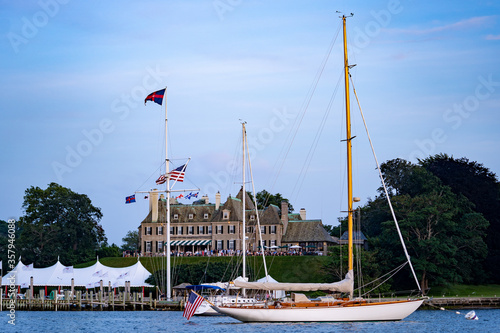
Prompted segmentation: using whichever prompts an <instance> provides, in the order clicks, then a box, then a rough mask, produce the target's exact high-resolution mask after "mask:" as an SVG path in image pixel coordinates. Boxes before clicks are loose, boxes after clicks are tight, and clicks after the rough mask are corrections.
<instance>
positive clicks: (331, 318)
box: [213, 300, 423, 322]
mask: <svg viewBox="0 0 500 333" xmlns="http://www.w3.org/2000/svg"><path fill="white" fill-rule="evenodd" d="M422 302H423V300H408V301H401V302H381V303H371V304H370V303H366V304H360V305H355V306H332V307H305V308H296V307H291V308H281V309H266V308H245V307H213V308H214V309H215V310H216V311H217V312H219V313H221V314H225V315H228V316H230V317H232V318H235V319H237V320H240V321H242V322H353V321H394V320H402V319H404V318H406V317H408V316H409V315H410V314H412V313H413V312H414V311H415V310H417V309H418V307H419V306H420V305H422Z"/></svg>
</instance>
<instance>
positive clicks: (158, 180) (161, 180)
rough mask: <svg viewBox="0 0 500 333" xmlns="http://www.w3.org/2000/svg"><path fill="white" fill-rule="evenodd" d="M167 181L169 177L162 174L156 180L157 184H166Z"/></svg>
mask: <svg viewBox="0 0 500 333" xmlns="http://www.w3.org/2000/svg"><path fill="white" fill-rule="evenodd" d="M166 181H167V177H165V175H161V176H160V177H159V178H158V179H157V180H156V184H158V185H161V184H165V183H166Z"/></svg>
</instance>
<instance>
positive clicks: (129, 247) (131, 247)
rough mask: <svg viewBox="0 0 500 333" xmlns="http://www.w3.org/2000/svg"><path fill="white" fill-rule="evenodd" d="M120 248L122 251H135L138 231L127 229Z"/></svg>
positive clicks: (137, 243)
mask: <svg viewBox="0 0 500 333" xmlns="http://www.w3.org/2000/svg"><path fill="white" fill-rule="evenodd" d="M122 242H123V244H122V250H123V251H131V252H134V251H137V249H138V247H139V231H138V230H129V231H127V234H126V235H125V237H123V238H122Z"/></svg>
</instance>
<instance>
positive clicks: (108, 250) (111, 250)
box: [97, 243, 123, 258]
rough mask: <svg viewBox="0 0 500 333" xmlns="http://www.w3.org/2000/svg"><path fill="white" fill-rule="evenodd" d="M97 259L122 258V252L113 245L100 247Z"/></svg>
mask: <svg viewBox="0 0 500 333" xmlns="http://www.w3.org/2000/svg"><path fill="white" fill-rule="evenodd" d="M97 255H98V256H99V258H107V257H122V255H123V254H122V250H121V248H119V247H118V245H116V244H115V243H113V244H111V245H108V244H105V245H101V248H100V249H99V250H98V251H97Z"/></svg>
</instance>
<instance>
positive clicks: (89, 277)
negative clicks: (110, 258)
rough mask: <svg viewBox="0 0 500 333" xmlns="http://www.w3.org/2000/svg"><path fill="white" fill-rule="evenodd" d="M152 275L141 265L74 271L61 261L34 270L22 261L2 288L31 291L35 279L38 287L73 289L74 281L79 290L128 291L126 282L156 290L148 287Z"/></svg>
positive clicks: (132, 285) (103, 266) (78, 269)
mask: <svg viewBox="0 0 500 333" xmlns="http://www.w3.org/2000/svg"><path fill="white" fill-rule="evenodd" d="M150 275H151V273H150V272H149V271H148V270H147V269H146V268H145V267H144V266H143V265H142V263H141V262H140V261H137V263H135V264H134V265H132V266H128V267H120V268H116V267H108V266H105V265H103V264H101V263H100V262H99V260H97V262H96V263H95V264H94V265H92V266H90V267H85V268H73V266H64V265H63V264H61V263H60V262H59V260H58V261H57V262H56V263H55V264H54V265H52V266H50V267H45V268H34V267H33V264H31V265H25V264H23V263H22V262H21V261H19V262H18V263H17V265H16V267H15V268H14V269H13V270H12V271H10V272H9V273H8V274H7V275H5V276H4V277H3V278H2V285H3V286H5V285H9V284H11V281H15V285H17V286H21V288H28V287H29V286H30V283H31V277H33V285H35V286H71V280H72V279H73V281H74V285H75V286H79V287H86V288H94V287H99V286H100V284H101V280H102V284H103V286H106V287H107V286H109V285H110V284H111V286H112V287H113V288H116V287H124V286H125V281H130V286H131V287H152V285H150V284H148V283H146V279H147V278H148V277H149V276H150Z"/></svg>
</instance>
